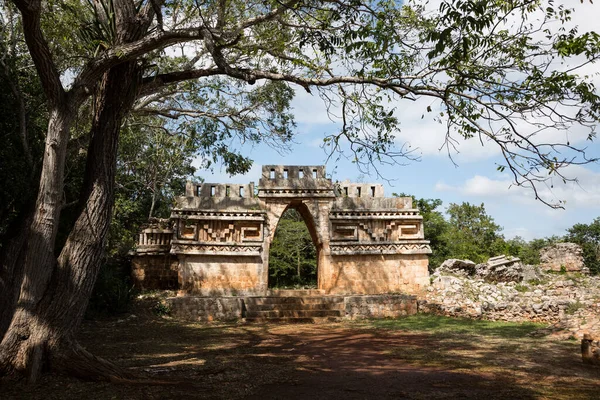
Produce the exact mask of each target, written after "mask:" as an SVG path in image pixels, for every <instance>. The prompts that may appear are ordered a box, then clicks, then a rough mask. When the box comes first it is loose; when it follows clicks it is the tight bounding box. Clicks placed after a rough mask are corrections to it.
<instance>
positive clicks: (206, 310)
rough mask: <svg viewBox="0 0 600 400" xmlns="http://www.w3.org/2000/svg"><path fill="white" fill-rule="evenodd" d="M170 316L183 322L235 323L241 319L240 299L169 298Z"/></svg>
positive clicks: (241, 300)
mask: <svg viewBox="0 0 600 400" xmlns="http://www.w3.org/2000/svg"><path fill="white" fill-rule="evenodd" d="M166 302H167V304H168V306H169V308H170V310H171V316H173V317H174V318H177V319H180V320H184V321H195V322H213V321H235V320H239V319H241V318H242V310H243V304H244V301H243V299H242V298H241V297H196V296H184V297H170V298H168V299H167V300H166Z"/></svg>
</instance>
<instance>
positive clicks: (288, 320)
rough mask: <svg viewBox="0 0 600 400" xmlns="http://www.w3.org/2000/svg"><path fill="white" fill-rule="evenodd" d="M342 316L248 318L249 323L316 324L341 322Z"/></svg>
mask: <svg viewBox="0 0 600 400" xmlns="http://www.w3.org/2000/svg"><path fill="white" fill-rule="evenodd" d="M341 320H342V318H341V317H310V318H298V317H282V318H266V317H254V318H246V322H248V323H281V324H315V323H325V322H339V321H341Z"/></svg>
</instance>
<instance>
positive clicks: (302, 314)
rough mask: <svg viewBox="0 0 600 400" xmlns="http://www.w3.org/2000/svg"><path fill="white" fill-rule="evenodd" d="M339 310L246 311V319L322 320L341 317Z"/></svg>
mask: <svg viewBox="0 0 600 400" xmlns="http://www.w3.org/2000/svg"><path fill="white" fill-rule="evenodd" d="M341 316H342V312H341V310H270V311H246V318H290V317H293V318H322V317H341Z"/></svg>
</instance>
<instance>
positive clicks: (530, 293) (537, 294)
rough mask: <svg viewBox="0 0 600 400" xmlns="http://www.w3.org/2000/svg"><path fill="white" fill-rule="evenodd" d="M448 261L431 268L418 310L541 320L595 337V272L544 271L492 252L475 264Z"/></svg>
mask: <svg viewBox="0 0 600 400" xmlns="http://www.w3.org/2000/svg"><path fill="white" fill-rule="evenodd" d="M448 261H452V262H448V264H446V262H445V263H444V264H443V265H445V266H444V268H440V269H438V270H437V271H436V272H435V273H434V274H432V276H431V281H432V284H431V286H430V287H429V288H428V291H427V293H426V295H425V298H424V300H421V301H420V303H419V311H420V312H431V313H437V314H442V315H448V316H455V317H468V318H481V319H488V320H499V321H533V322H543V323H548V324H552V325H553V330H555V331H557V332H558V331H560V332H561V333H560V334H561V335H565V336H566V337H568V336H570V335H573V336H575V337H577V338H580V337H582V335H583V333H584V332H589V333H591V334H592V335H594V336H595V337H600V277H594V276H586V275H582V274H557V273H544V272H542V271H540V270H539V269H538V268H536V267H533V266H523V265H522V264H521V263H520V261H518V259H513V260H508V259H506V258H504V259H501V258H497V257H496V258H494V259H490V261H488V262H487V263H486V264H481V265H477V266H475V265H474V263H472V262H468V261H462V262H457V261H460V260H448ZM508 261H510V262H508ZM471 264H473V265H471ZM453 268H454V269H453ZM473 269H474V270H475V272H474V273H473ZM466 271H470V272H469V273H467V272H466ZM509 277H513V278H514V280H512V281H511V280H508V278H509Z"/></svg>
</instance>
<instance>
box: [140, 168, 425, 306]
mask: <svg viewBox="0 0 600 400" xmlns="http://www.w3.org/2000/svg"><path fill="white" fill-rule="evenodd" d="M288 208H294V209H296V210H297V211H298V212H299V213H300V214H301V215H302V217H303V218H304V221H305V222H306V225H307V227H308V230H309V232H310V234H311V237H312V239H313V243H314V245H315V248H316V251H317V263H318V264H317V265H318V268H317V275H318V277H317V279H318V288H319V290H321V291H322V292H323V293H325V294H377V293H390V292H405V293H416V292H418V291H419V290H420V289H422V288H423V287H424V286H427V285H428V283H429V273H428V271H427V266H428V262H429V261H428V255H429V254H430V253H431V249H430V247H429V241H427V240H424V234H423V217H422V216H421V215H419V210H417V209H415V208H413V207H412V199H411V198H410V197H394V198H386V197H384V194H383V186H382V185H380V184H370V183H350V182H342V183H339V184H337V183H336V184H334V183H333V182H332V181H331V179H328V178H326V176H325V167H324V166H283V165H265V166H263V167H262V177H261V178H260V180H259V184H258V188H257V193H256V194H255V187H254V183H253V182H251V183H250V184H246V185H238V184H220V183H202V184H197V183H192V182H188V183H187V185H186V193H185V196H182V197H179V198H178V199H177V202H176V205H175V207H174V208H173V209H172V213H171V218H170V220H169V223H168V224H167V225H168V226H166V225H165V224H164V222H163V227H158V226H156V224H155V225H153V226H151V227H148V228H145V229H144V230H143V231H142V232H141V233H140V239H139V242H138V247H137V250H136V255H135V257H134V261H133V270H134V273H133V278H134V282H135V284H136V285H137V286H139V287H142V288H148V289H149V288H160V287H161V285H160V283H157V282H156V280H155V279H154V280H153V281H152V282H146V281H144V279H142V278H143V277H144V276H145V275H144V271H145V269H146V268H150V267H151V266H156V265H157V264H160V265H164V266H165V268H168V269H169V271H172V270H173V269H174V268H173V263H175V264H176V265H177V266H176V268H175V269H176V272H177V278H178V283H177V286H178V289H179V290H180V293H182V294H195V295H203V296H207V295H208V296H213V295H216V296H219V295H220V296H229V295H240V296H248V295H250V296H252V295H264V294H265V293H267V288H268V279H269V273H268V266H269V248H270V245H271V242H272V241H273V237H274V234H275V229H276V228H277V224H278V222H279V219H280V218H281V216H282V214H283V213H284V211H285V210H286V209H288ZM157 260H159V261H157ZM161 263H162V264H161ZM154 276H156V274H154Z"/></svg>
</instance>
